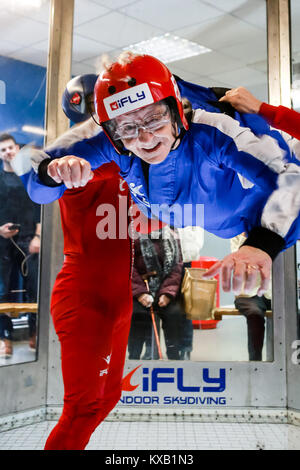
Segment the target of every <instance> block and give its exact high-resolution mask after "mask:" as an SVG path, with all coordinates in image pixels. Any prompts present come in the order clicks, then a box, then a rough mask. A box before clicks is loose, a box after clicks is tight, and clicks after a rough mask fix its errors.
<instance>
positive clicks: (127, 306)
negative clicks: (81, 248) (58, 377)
mask: <svg viewBox="0 0 300 470" xmlns="http://www.w3.org/2000/svg"><path fill="white" fill-rule="evenodd" d="M67 258H68V257H67ZM127 274H128V273H127ZM127 274H125V272H124V273H123V274H122V273H120V272H115V273H111V272H109V264H103V260H102V262H101V260H100V259H99V260H98V262H97V260H95V259H93V260H90V261H88V260H85V261H84V263H83V261H82V258H81V260H80V261H78V260H76V257H75V259H73V260H72V261H70V260H67V262H65V264H64V266H63V269H62V270H61V272H60V273H59V275H58V277H57V279H56V282H55V285H54V289H53V293H52V301H51V314H52V317H53V322H54V327H55V330H56V333H57V335H58V337H59V340H60V343H61V361H62V373H63V381H64V388H65V395H64V408H63V413H62V416H61V417H60V419H59V422H58V423H57V425H56V426H55V427H54V429H53V430H52V432H51V434H50V436H49V437H48V439H47V442H46V445H45V450H80V449H84V448H85V447H86V445H87V443H88V441H89V439H90V436H91V434H92V433H93V431H94V430H95V428H96V427H97V426H98V425H99V424H100V423H101V421H103V420H104V418H105V417H106V416H107V415H108V413H109V412H110V411H111V410H112V409H113V408H114V406H115V405H116V404H117V403H118V401H119V399H120V396H121V384H122V375H123V367H124V362H125V354H126V346H127V340H128V334H129V329H130V320H131V313H132V294H131V286H130V281H129V276H128V275H127ZM125 276H126V279H125Z"/></svg>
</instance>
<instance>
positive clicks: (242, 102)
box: [219, 87, 262, 114]
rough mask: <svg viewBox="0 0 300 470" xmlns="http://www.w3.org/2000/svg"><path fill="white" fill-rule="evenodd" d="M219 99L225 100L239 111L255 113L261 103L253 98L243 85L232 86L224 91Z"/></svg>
mask: <svg viewBox="0 0 300 470" xmlns="http://www.w3.org/2000/svg"><path fill="white" fill-rule="evenodd" d="M219 101H227V102H228V103H230V104H231V105H232V106H233V107H234V108H235V109H236V110H237V111H239V112H241V113H255V114H257V113H258V112H259V109H260V107H261V105H262V101H260V100H258V99H257V98H255V96H253V95H252V94H251V93H250V91H248V90H247V89H246V88H244V87H239V88H233V89H232V90H229V91H226V93H225V96H223V97H222V98H220V100H219Z"/></svg>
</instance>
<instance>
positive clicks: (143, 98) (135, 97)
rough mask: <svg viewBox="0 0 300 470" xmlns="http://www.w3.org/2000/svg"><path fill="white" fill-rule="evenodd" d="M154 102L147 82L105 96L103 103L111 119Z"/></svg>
mask: <svg viewBox="0 0 300 470" xmlns="http://www.w3.org/2000/svg"><path fill="white" fill-rule="evenodd" d="M153 102H154V100H153V97H152V95H151V92H150V89H149V86H148V84H147V83H142V85H137V86H135V87H132V88H129V89H126V90H123V91H120V93H116V94H114V95H113V96H109V97H108V98H104V100H103V103H104V106H105V109H106V112H107V115H108V117H109V119H113V118H115V117H117V116H120V115H121V114H124V113H128V112H129V111H134V110H135V109H139V108H141V107H142V106H147V105H148V104H152V103H153Z"/></svg>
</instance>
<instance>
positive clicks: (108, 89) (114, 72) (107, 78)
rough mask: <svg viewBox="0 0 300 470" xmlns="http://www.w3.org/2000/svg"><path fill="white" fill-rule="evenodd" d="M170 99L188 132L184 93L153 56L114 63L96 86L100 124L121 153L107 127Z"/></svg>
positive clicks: (141, 56)
mask: <svg viewBox="0 0 300 470" xmlns="http://www.w3.org/2000/svg"><path fill="white" fill-rule="evenodd" d="M166 98H170V101H171V102H172V101H173V103H174V106H175V110H176V111H177V113H176V114H177V116H178V119H177V121H178V124H179V125H180V127H184V128H185V129H186V130H187V129H188V127H189V126H188V122H187V120H186V118H185V115H184V112H183V106H182V102H181V96H180V92H179V89H178V86H177V83H176V80H175V78H174V77H173V75H172V74H171V72H170V71H169V69H168V68H167V67H166V66H165V65H164V64H163V63H162V62H160V61H159V60H158V59H156V58H155V57H152V56H149V55H138V56H132V58H131V59H130V56H129V61H128V63H125V64H120V63H118V62H115V63H113V64H112V65H111V66H110V68H109V69H108V70H105V71H104V72H102V73H101V75H100V76H99V78H98V80H97V82H96V85H95V105H96V111H97V114H98V116H99V121H100V124H101V126H102V127H103V130H104V132H105V133H106V134H107V136H108V138H109V139H110V141H111V143H112V144H113V145H114V147H115V148H116V149H117V151H120V147H119V145H118V144H117V143H116V142H114V141H113V139H112V137H111V136H110V132H109V126H106V125H105V123H107V121H110V120H111V119H114V118H115V117H117V116H120V115H121V114H125V113H128V112H129V111H134V110H136V109H140V108H143V107H144V106H147V105H149V104H152V103H157V102H158V101H161V100H163V99H166Z"/></svg>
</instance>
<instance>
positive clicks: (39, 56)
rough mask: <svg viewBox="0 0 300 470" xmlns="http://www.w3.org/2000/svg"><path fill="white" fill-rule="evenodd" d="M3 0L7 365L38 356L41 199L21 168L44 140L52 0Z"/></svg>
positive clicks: (0, 241)
mask: <svg viewBox="0 0 300 470" xmlns="http://www.w3.org/2000/svg"><path fill="white" fill-rule="evenodd" d="M2 3H3V5H2ZM2 3H1V16H0V23H1V29H2V31H3V32H5V35H4V34H3V36H2V38H3V39H2V40H0V67H1V76H0V79H1V80H0V197H1V206H0V365H9V364H15V363H20V362H27V361H33V360H35V358H36V345H37V334H38V318H37V291H38V266H39V252H40V235H41V220H40V206H39V205H37V204H35V203H33V202H32V201H31V200H30V198H29V197H28V195H27V192H26V191H25V188H24V186H23V183H22V181H21V178H20V176H22V174H23V173H24V172H26V171H28V164H29V165H30V162H29V160H28V149H30V148H31V147H33V146H34V147H41V146H42V145H43V141H44V130H43V129H44V112H45V81H46V62H47V48H48V41H47V37H48V27H47V26H48V16H49V1H48V0H46V1H44V0H43V1H39V2H37V1H35V2H26V8H24V3H25V2H12V1H6V2H2ZM19 31H20V33H19ZM6 33H7V34H6ZM4 38H5V40H4Z"/></svg>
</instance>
